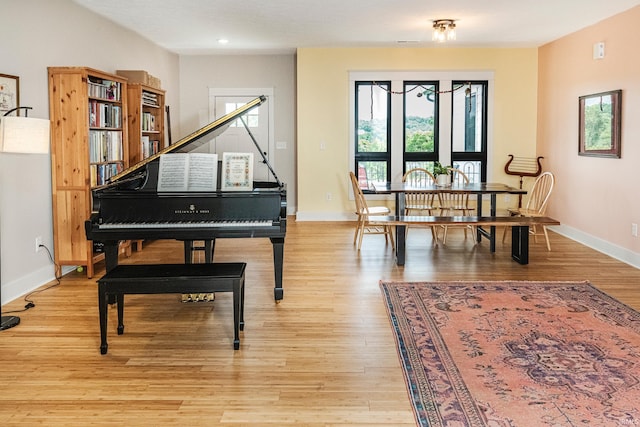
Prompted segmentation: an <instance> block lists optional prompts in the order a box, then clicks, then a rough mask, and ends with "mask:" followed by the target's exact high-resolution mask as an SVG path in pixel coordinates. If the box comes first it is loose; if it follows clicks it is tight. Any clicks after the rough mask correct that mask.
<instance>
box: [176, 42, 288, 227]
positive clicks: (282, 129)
mask: <svg viewBox="0 0 640 427" xmlns="http://www.w3.org/2000/svg"><path fill="white" fill-rule="evenodd" d="M295 75H296V68H295V55H293V54H292V55H214V56H195V55H194V56H181V57H180V95H181V105H180V112H181V115H180V123H181V124H182V127H183V129H184V130H185V131H193V130H196V129H198V128H200V127H201V126H203V125H204V124H206V123H203V119H206V118H207V117H209V88H236V89H238V88H273V93H274V96H273V100H272V102H273V103H274V105H273V107H274V115H275V119H274V122H275V133H274V138H275V141H278V142H286V143H287V144H286V145H287V148H286V149H276V150H275V159H274V161H273V166H274V170H275V172H276V174H277V175H278V178H280V181H282V182H284V183H286V184H287V211H288V212H289V213H290V214H292V213H293V212H295V210H296V170H295V156H296V141H295V132H296V131H295V122H296V118H295V89H296V82H295ZM275 141H274V142H275ZM258 143H259V144H261V146H262V147H263V148H265V149H266V148H267V146H266V144H267V141H258ZM263 143H264V145H262V144H263Z"/></svg>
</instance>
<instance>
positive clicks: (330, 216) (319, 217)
mask: <svg viewBox="0 0 640 427" xmlns="http://www.w3.org/2000/svg"><path fill="white" fill-rule="evenodd" d="M355 220H356V215H355V214H354V213H347V212H343V213H340V212H296V221H355Z"/></svg>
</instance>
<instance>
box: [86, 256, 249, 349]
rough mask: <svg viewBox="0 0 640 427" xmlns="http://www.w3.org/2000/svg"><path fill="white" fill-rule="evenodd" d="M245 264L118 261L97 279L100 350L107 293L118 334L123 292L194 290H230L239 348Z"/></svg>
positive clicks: (235, 343) (121, 330)
mask: <svg viewBox="0 0 640 427" xmlns="http://www.w3.org/2000/svg"><path fill="white" fill-rule="evenodd" d="M246 266H247V264H246V263H243V262H237V263H209V264H152V265H147V264H131V265H118V266H117V267H115V268H114V269H113V270H111V271H109V272H108V273H107V274H105V275H104V276H103V277H102V278H101V279H100V280H98V309H99V312H100V353H101V354H106V353H107V348H108V344H107V311H108V306H109V296H110V295H114V296H115V297H116V303H117V305H118V335H122V334H123V333H124V324H123V322H122V321H123V316H124V295H125V294H169V293H177V294H191V293H193V294H197V293H212V292H233V326H234V340H233V348H234V349H235V350H238V349H239V348H240V331H241V330H243V329H244V271H245V268H246Z"/></svg>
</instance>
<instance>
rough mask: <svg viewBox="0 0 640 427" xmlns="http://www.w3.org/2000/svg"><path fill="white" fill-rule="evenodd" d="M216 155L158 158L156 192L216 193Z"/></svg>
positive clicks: (176, 155)
mask: <svg viewBox="0 0 640 427" xmlns="http://www.w3.org/2000/svg"><path fill="white" fill-rule="evenodd" d="M217 183H218V155H217V154H211V153H172V154H163V155H161V156H160V168H159V171H158V191H160V192H162V191H216V187H217Z"/></svg>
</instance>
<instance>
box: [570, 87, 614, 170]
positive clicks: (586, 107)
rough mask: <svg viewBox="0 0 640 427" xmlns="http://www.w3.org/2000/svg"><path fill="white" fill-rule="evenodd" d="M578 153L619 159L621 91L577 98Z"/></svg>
mask: <svg viewBox="0 0 640 427" xmlns="http://www.w3.org/2000/svg"><path fill="white" fill-rule="evenodd" d="M578 104H579V122H580V128H579V131H578V154H579V155H580V156H596V157H615V158H618V159H619V158H620V155H621V147H620V132H621V123H622V120H621V117H620V116H621V111H622V90H612V91H609V92H601V93H595V94H593V95H585V96H581V97H580V98H579V102H578Z"/></svg>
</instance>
